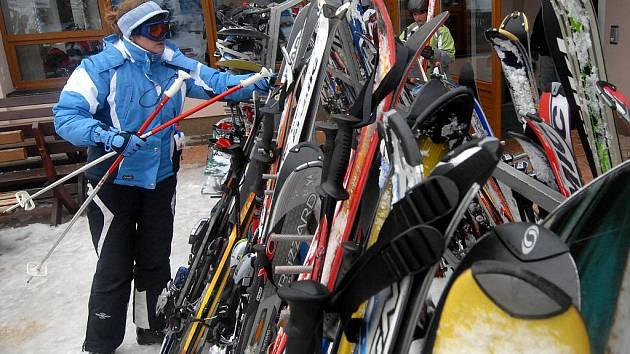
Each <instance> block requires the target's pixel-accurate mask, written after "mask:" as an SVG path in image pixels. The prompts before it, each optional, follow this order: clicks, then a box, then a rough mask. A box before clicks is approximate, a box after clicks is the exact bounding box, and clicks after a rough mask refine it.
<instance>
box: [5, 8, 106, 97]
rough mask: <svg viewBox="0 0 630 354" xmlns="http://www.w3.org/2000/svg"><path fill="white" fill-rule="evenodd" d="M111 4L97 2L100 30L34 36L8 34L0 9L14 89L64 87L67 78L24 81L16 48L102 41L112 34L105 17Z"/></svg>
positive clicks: (36, 34) (37, 34)
mask: <svg viewBox="0 0 630 354" xmlns="http://www.w3.org/2000/svg"><path fill="white" fill-rule="evenodd" d="M109 4H110V0H97V5H98V11H99V14H100V20H101V26H102V28H101V29H100V30H85V31H61V32H47V33H32V34H8V32H7V28H6V23H5V21H4V19H5V17H4V12H3V11H2V10H1V9H0V33H1V34H2V44H3V46H4V51H5V54H6V58H7V64H8V66H9V68H8V69H9V73H10V75H11V81H12V82H13V86H14V88H15V89H16V90H29V89H46V88H61V87H63V85H64V84H65V83H66V81H67V78H52V79H42V80H23V79H22V73H21V72H20V66H19V63H18V58H17V50H16V47H17V46H20V45H32V44H42V43H55V42H69V41H73V40H75V41H76V40H82V41H84V40H85V41H88V40H92V41H93V40H100V39H101V38H103V37H104V36H105V35H107V34H109V33H111V32H112V31H111V28H108V26H107V25H106V22H105V16H104V11H105V10H106V9H107V8H108V7H107V6H108V5H109Z"/></svg>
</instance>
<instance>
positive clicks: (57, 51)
mask: <svg viewBox="0 0 630 354" xmlns="http://www.w3.org/2000/svg"><path fill="white" fill-rule="evenodd" d="M101 50H102V45H101V41H80V42H66V43H43V44H29V45H18V46H16V47H15V51H16V53H17V58H18V63H19V66H20V73H21V75H22V80H44V79H52V78H57V77H68V76H70V74H71V73H72V72H73V71H74V69H76V67H77V66H79V64H80V63H81V59H83V58H85V57H87V56H90V55H93V54H96V53H98V52H100V51H101Z"/></svg>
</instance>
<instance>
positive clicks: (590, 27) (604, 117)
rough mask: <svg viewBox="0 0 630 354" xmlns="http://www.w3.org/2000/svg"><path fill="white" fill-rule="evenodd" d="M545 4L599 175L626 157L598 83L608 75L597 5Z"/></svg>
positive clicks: (561, 0) (586, 0) (549, 31)
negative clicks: (622, 151) (597, 16)
mask: <svg viewBox="0 0 630 354" xmlns="http://www.w3.org/2000/svg"><path fill="white" fill-rule="evenodd" d="M542 5H543V19H544V23H545V34H546V35H547V43H549V47H550V50H551V52H552V56H553V57H554V62H555V64H556V68H558V71H559V74H560V78H561V80H562V85H563V86H564V88H565V92H567V93H568V94H569V96H573V99H572V100H570V101H569V103H570V104H575V106H574V107H575V111H576V112H578V114H579V116H580V118H581V120H582V123H583V128H584V132H585V134H584V135H586V138H587V139H588V140H587V141H588V145H589V147H590V150H591V155H592V158H591V159H590V160H591V161H593V163H594V165H595V166H592V167H594V168H595V171H594V172H595V175H599V174H602V173H604V172H606V171H608V170H610V169H611V168H612V167H613V166H616V165H618V164H619V163H621V161H622V158H621V151H620V147H619V141H618V136H617V130H616V126H615V122H614V119H613V114H612V110H611V108H610V107H608V106H607V105H606V104H605V103H604V102H602V100H601V99H600V98H599V95H598V93H597V87H596V84H597V82H598V81H600V80H603V81H606V80H607V76H606V67H605V64H604V59H603V53H602V46H601V42H600V40H599V29H598V26H597V18H596V16H595V11H594V10H593V4H592V3H591V1H590V0H544V1H542ZM551 16H553V17H554V18H550V17H551ZM554 29H556V30H555V31H554Z"/></svg>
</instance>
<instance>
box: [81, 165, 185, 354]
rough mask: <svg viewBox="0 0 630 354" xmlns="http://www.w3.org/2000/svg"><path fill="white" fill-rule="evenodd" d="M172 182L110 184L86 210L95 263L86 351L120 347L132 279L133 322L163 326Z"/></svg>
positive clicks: (172, 178) (173, 197) (174, 184)
mask: <svg viewBox="0 0 630 354" xmlns="http://www.w3.org/2000/svg"><path fill="white" fill-rule="evenodd" d="M176 184H177V179H176V177H175V176H172V177H169V178H167V179H165V180H163V181H161V182H159V183H158V184H157V186H156V188H155V189H153V190H151V189H144V188H139V187H130V186H121V185H115V184H109V183H108V184H105V185H103V187H102V188H101V190H100V191H99V192H98V194H97V196H96V197H95V198H94V200H93V201H92V203H90V205H89V206H88V211H87V214H88V221H89V224H90V232H91V234H92V242H93V243H94V248H95V249H96V253H97V256H98V262H97V264H96V273H95V274H94V279H93V280H92V289H91V292H90V300H89V304H88V311H89V312H88V323H87V333H86V338H85V344H84V350H86V351H93V352H99V353H109V352H112V351H113V350H114V349H116V348H117V347H118V346H119V345H120V344H121V343H122V341H123V338H124V335H125V324H126V319H127V305H128V302H129V295H130V292H131V281H132V280H133V281H134V287H135V291H134V312H133V313H134V316H133V317H134V323H135V324H136V326H137V327H140V328H151V329H161V328H164V319H163V318H160V317H158V316H156V314H155V306H156V303H157V298H158V296H159V295H160V293H161V292H162V289H164V288H165V287H166V284H167V282H168V281H169V280H170V277H171V270H170V259H169V258H170V254H171V240H172V238H173V217H174V211H175V186H176ZM92 185H95V183H90V189H91V186H92Z"/></svg>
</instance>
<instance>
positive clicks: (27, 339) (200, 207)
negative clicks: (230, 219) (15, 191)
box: [0, 166, 215, 354]
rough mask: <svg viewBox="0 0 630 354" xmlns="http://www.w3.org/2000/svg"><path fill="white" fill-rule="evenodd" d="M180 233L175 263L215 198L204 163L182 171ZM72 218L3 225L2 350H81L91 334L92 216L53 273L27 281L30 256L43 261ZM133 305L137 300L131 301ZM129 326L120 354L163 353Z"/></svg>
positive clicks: (78, 227)
mask: <svg viewBox="0 0 630 354" xmlns="http://www.w3.org/2000/svg"><path fill="white" fill-rule="evenodd" d="M178 179H179V183H178V186H177V206H176V213H175V235H174V237H173V250H172V256H171V269H172V271H173V272H174V271H176V270H177V268H178V267H179V266H180V265H182V264H184V263H185V262H186V259H187V257H188V252H189V246H188V234H189V232H190V229H191V228H192V227H193V226H194V225H195V223H196V222H197V220H198V219H199V218H201V217H207V216H208V215H209V213H210V209H211V207H212V204H214V202H215V200H213V199H210V198H209V197H208V196H202V195H201V192H200V191H201V186H202V184H203V182H204V180H205V177H204V176H203V166H188V167H186V166H184V168H183V169H182V171H181V172H180V173H179V175H178ZM65 226H66V224H62V225H59V226H57V227H51V226H49V225H46V224H30V225H28V226H24V227H17V228H7V227H2V226H0V300H1V301H0V353H25V354H26V353H41V354H44V353H46V354H50V353H55V354H57V353H80V352H81V345H82V344H83V339H84V335H85V324H86V320H87V303H88V295H89V293H90V284H91V282H92V275H93V273H94V269H95V266H96V253H95V252H94V248H93V246H92V242H91V241H90V236H89V229H88V223H87V218H86V217H81V218H80V219H79V220H78V221H77V223H76V224H75V225H74V226H73V228H72V230H71V231H70V233H69V234H68V235H66V237H65V238H64V240H63V241H62V243H61V244H60V245H59V248H58V249H57V250H56V251H55V253H54V254H53V255H52V257H51V258H50V259H49V260H48V262H47V266H48V276H47V277H44V278H35V279H34V280H33V281H32V282H31V283H30V284H27V283H26V280H27V279H28V276H27V274H26V263H27V262H39V261H40V260H41V259H42V257H44V255H45V254H46V252H48V250H49V249H50V247H51V246H52V245H53V243H54V242H55V240H56V239H57V237H58V236H59V234H60V233H61V232H62V230H63V229H64V228H65ZM129 309H130V310H131V306H129ZM131 318H132V315H131V311H129V312H128V317H127V331H126V336H125V339H124V341H123V344H122V345H121V346H120V347H119V348H118V349H117V351H116V353H117V354H127V353H139V354H144V353H157V352H159V346H157V345H153V346H139V345H137V344H136V342H135V326H134V325H133V323H132V322H131Z"/></svg>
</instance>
